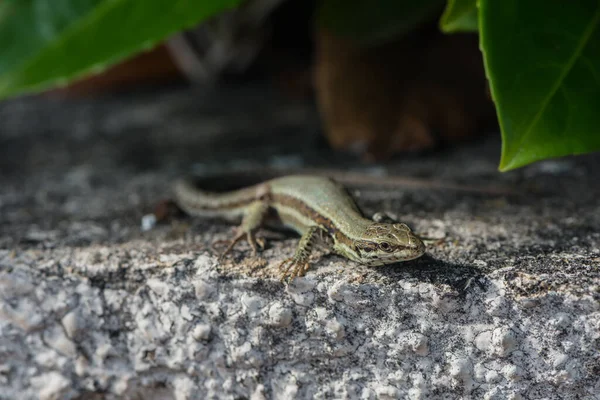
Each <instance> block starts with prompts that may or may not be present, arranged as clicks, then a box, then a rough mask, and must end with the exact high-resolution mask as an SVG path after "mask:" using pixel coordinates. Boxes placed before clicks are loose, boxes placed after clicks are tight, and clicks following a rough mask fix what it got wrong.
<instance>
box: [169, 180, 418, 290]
mask: <svg viewBox="0 0 600 400" xmlns="http://www.w3.org/2000/svg"><path fill="white" fill-rule="evenodd" d="M173 191H174V201H175V204H176V205H177V206H178V207H179V208H180V209H181V210H183V211H184V212H185V213H187V214H189V215H191V216H199V217H218V218H222V219H225V220H229V221H231V222H238V223H239V222H240V221H241V224H240V225H239V226H238V228H237V230H236V233H235V235H234V237H233V239H232V240H230V241H228V246H227V248H226V249H225V251H224V252H223V253H222V254H221V257H220V259H221V258H222V257H224V256H225V255H226V254H227V253H228V252H229V251H230V250H231V249H232V248H233V247H234V246H235V245H236V243H238V242H239V241H240V240H242V239H245V240H246V241H247V242H248V243H249V245H250V247H251V249H252V255H253V256H256V255H257V251H258V246H260V247H264V242H263V241H262V240H259V239H258V238H257V237H256V236H255V233H256V231H257V230H258V228H260V227H261V226H263V225H265V224H267V223H268V222H269V221H273V220H275V221H276V222H277V223H278V224H281V225H283V226H284V227H286V228H290V229H292V230H294V231H296V232H297V233H298V234H300V235H301V238H300V241H299V244H298V247H297V248H296V251H295V253H294V255H293V256H292V257H289V258H286V259H284V260H283V261H282V262H281V263H280V264H279V265H278V268H279V271H280V272H281V280H282V281H283V280H293V279H294V278H295V277H299V276H303V275H304V274H305V273H306V271H307V270H308V269H309V268H310V264H309V257H310V254H311V251H312V247H313V245H314V244H315V242H316V241H317V240H318V239H321V241H322V242H324V243H325V244H326V245H327V247H328V248H329V249H330V250H332V251H333V252H334V253H336V254H338V255H340V256H343V257H345V258H347V259H349V260H351V261H355V262H358V263H360V264H364V265H367V266H381V265H385V264H392V263H397V262H401V261H408V260H412V259H415V258H418V257H420V256H422V255H423V254H424V253H425V245H424V243H423V241H422V240H421V239H420V238H419V237H418V236H417V235H416V234H414V233H413V232H412V231H411V229H410V228H409V227H408V226H407V225H406V224H403V223H384V222H375V221H373V220H370V219H367V218H365V217H364V216H363V214H362V213H361V211H360V210H359V208H358V206H357V205H356V203H355V202H354V200H353V198H352V197H351V196H350V195H349V194H348V192H347V191H346V190H345V189H344V187H343V186H342V185H340V184H339V183H337V182H335V181H334V180H332V179H330V178H327V177H321V176H310V175H290V176H283V177H278V178H274V179H271V180H268V181H265V182H263V183H259V184H257V185H254V186H249V187H245V188H242V189H238V190H233V191H230V192H225V193H214V192H206V191H203V190H201V189H199V188H197V187H196V186H195V185H194V183H193V182H192V181H191V180H189V179H185V178H183V179H179V180H177V181H176V182H175V184H174V188H173ZM257 245H258V246H257Z"/></svg>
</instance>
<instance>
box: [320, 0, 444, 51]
mask: <svg viewBox="0 0 600 400" xmlns="http://www.w3.org/2000/svg"><path fill="white" fill-rule="evenodd" d="M443 4H444V0H419V1H413V0H352V1H348V0H326V1H323V2H322V3H321V6H320V8H319V10H318V21H319V23H320V24H321V25H322V26H324V27H325V28H327V29H329V30H330V31H332V32H334V33H336V34H338V35H342V36H346V37H349V38H352V39H354V40H356V41H357V42H359V43H362V44H364V45H375V44H380V43H384V42H386V41H388V40H391V39H396V38H398V36H400V35H402V34H404V33H406V32H408V31H410V30H411V29H414V28H415V27H416V26H418V25H419V24H421V23H422V22H423V21H424V20H427V19H428V18H431V17H432V16H434V15H435V14H436V13H438V12H439V11H440V10H441V9H442V6H443Z"/></svg>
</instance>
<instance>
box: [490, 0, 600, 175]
mask: <svg viewBox="0 0 600 400" xmlns="http://www.w3.org/2000/svg"><path fill="white" fill-rule="evenodd" d="M479 7H480V8H479V16H480V21H479V22H480V27H481V31H480V35H481V37H480V44H481V49H482V51H483V54H484V60H485V67H486V73H487V75H488V79H489V82H490V88H491V92H492V97H493V99H494V102H495V103H496V110H497V113H498V119H499V122H500V128H501V130H502V159H501V161H500V170H502V171H506V170H510V169H513V168H517V167H520V166H523V165H526V164H529V163H532V162H534V161H538V160H542V159H546V158H551V157H560V156H565V155H569V154H580V153H586V152H591V151H595V150H600V128H599V127H600V1H599V0H578V1H573V2H565V1H562V0H528V1H523V0H503V1H497V0H480V4H479Z"/></svg>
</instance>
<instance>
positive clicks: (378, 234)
mask: <svg viewBox="0 0 600 400" xmlns="http://www.w3.org/2000/svg"><path fill="white" fill-rule="evenodd" d="M353 250H354V252H355V253H356V254H355V257H356V261H358V262H360V263H361V264H365V265H369V266H379V265H384V264H393V263H396V262H400V261H408V260H412V259H414V258H418V257H420V256H422V255H423V253H425V245H424V244H423V242H422V241H421V239H420V238H419V237H418V236H417V235H415V234H414V233H413V232H412V231H411V230H410V228H409V227H408V226H406V225H404V224H400V223H395V224H386V223H377V222H376V223H373V224H371V225H369V226H368V227H367V229H365V231H364V233H363V234H362V235H361V237H360V238H359V239H355V240H354V242H353Z"/></svg>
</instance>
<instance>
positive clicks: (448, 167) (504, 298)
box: [0, 86, 600, 399]
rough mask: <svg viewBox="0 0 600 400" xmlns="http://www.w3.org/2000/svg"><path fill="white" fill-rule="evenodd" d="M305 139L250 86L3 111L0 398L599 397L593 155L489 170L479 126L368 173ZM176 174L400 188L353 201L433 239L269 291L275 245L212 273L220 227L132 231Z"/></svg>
mask: <svg viewBox="0 0 600 400" xmlns="http://www.w3.org/2000/svg"><path fill="white" fill-rule="evenodd" d="M317 131H318V118H317V117H316V116H315V113H314V110H313V108H312V107H311V106H310V105H307V104H298V103H290V102H289V101H285V100H284V99H280V98H278V96H277V95H276V94H274V93H272V92H271V91H270V90H268V88H264V87H261V86H256V87H248V88H243V89H239V88H238V89H235V90H232V89H225V88H223V89H220V90H216V91H205V92H202V91H188V90H184V89H170V90H164V91H159V92H154V93H145V94H144V93H142V94H137V95H130V96H121V97H117V98H103V99H89V100H84V99H78V100H56V99H55V100H52V99H40V98H37V99H36V98H29V99H21V100H13V101H10V102H4V103H0V174H1V175H0V398H7V399H8V398H42V399H63V398H145V399H169V398H173V399H188V398H231V399H233V398H251V399H268V398H274V399H288V398H357V399H375V398H379V399H396V398H414V399H419V398H436V399H437V398H448V399H450V398H461V397H472V398H485V399H505V398H512V399H537V398H539V399H541V398H550V399H551V398H561V399H583V398H586V399H588V398H599V393H600V383H599V382H600V381H599V380H598V376H599V375H600V352H599V350H598V349H599V348H600V304H599V299H600V272H599V267H600V233H599V229H598V228H599V227H600V202H599V201H598V198H599V196H600V185H599V180H598V176H597V171H599V170H600V157H598V156H586V157H578V158H566V159H561V160H555V161H548V162H544V163H539V164H536V165H533V166H530V167H527V168H524V169H521V170H519V171H515V172H511V173H506V174H500V173H498V172H496V164H497V161H498V153H499V148H500V143H499V139H498V135H497V134H492V135H491V136H490V137H489V138H488V139H486V140H484V141H481V142H479V143H474V144H470V145H467V146H464V147H461V148H458V149H448V150H444V151H439V152H435V153H431V154H425V155H422V156H419V157H417V156H407V157H405V158H403V159H397V160H394V161H392V162H390V163H388V164H386V165H377V166H375V165H370V166H365V165H359V164H357V163H356V161H354V160H352V159H351V158H347V157H344V156H341V155H332V154H331V153H329V152H328V151H327V149H325V148H324V147H323V145H322V142H321V141H320V139H319V138H318V135H317ZM192 166H193V169H194V170H195V171H197V172H207V171H208V172H211V171H215V170H217V169H219V170H240V169H243V170H248V169H249V168H252V167H264V166H268V167H272V168H275V167H279V166H284V167H304V166H321V167H329V168H332V167H336V168H353V169H354V170H357V171H362V172H364V173H371V174H376V175H377V176H382V175H391V174H400V175H404V176H411V177H418V178H420V179H421V180H422V182H425V183H427V182H429V183H430V184H429V185H425V186H426V187H421V188H416V187H410V188H406V189H390V188H376V187H375V188H374V187H370V188H368V187H361V188H358V189H360V191H359V192H355V194H357V195H358V197H357V198H358V201H359V204H360V205H361V207H362V208H363V209H364V210H365V212H367V213H369V214H371V213H374V212H375V211H380V210H383V211H387V212H389V213H392V214H396V215H399V216H401V218H402V220H403V221H405V222H407V223H408V224H409V225H411V226H412V227H413V228H414V229H415V230H416V231H418V232H422V233H424V234H427V235H429V236H434V237H438V238H439V237H442V236H443V237H444V240H443V241H441V242H439V243H433V244H430V245H429V248H428V254H427V255H426V256H425V257H423V258H421V259H419V260H416V261H414V262H409V263H404V264H398V265H394V266H388V267H383V268H367V267H361V266H358V265H356V264H354V263H352V262H349V261H345V260H344V259H341V258H339V257H336V256H333V255H326V254H321V255H320V256H319V257H317V258H315V265H314V266H313V268H312V269H311V270H310V271H309V273H308V274H307V276H306V277H304V278H300V279H297V280H296V281H294V282H293V283H292V284H291V285H289V286H287V287H286V286H285V285H283V284H281V283H280V282H279V281H278V280H277V279H275V278H276V276H275V275H276V274H275V269H276V265H277V263H278V262H279V261H281V260H282V259H283V258H284V257H286V256H288V255H289V254H291V253H292V251H293V249H294V246H295V243H296V240H297V239H296V238H294V237H284V238H283V239H281V240H271V241H270V242H269V246H268V248H267V249H266V250H265V251H264V253H263V256H264V258H265V259H266V261H267V265H266V266H265V267H264V268H258V267H257V264H256V263H252V262H251V260H247V259H245V255H247V253H248V247H247V246H240V248H239V250H238V251H236V252H235V253H234V255H233V257H232V258H229V259H227V260H226V261H225V262H224V263H222V264H219V263H218V262H217V259H216V256H215V255H216V253H215V251H214V250H213V249H212V247H211V245H210V244H211V243H212V241H213V240H215V239H224V238H226V237H228V235H230V234H231V227H230V226H228V225H225V224H222V223H217V222H212V221H201V220H198V221H196V220H194V221H192V220H174V221H171V222H169V223H166V224H159V225H158V226H156V227H155V228H154V229H151V230H148V231H142V229H141V226H140V225H141V220H142V217H143V216H144V215H145V214H147V213H148V212H150V211H151V210H152V208H153V207H154V205H155V204H157V203H158V202H159V201H160V200H163V199H165V198H168V197H169V182H170V180H171V179H173V178H174V177H176V176H178V175H179V174H182V173H184V172H187V171H189V170H190V168H191V167H192ZM439 182H442V183H444V184H450V183H451V184H461V185H467V186H470V187H471V190H457V189H456V188H451V187H448V186H446V187H440V184H439ZM482 187H485V188H487V189H486V190H484V193H481V192H477V191H475V189H477V188H482ZM499 187H502V188H508V189H509V190H511V191H513V192H515V193H516V194H505V195H498V194H494V192H493V191H492V189H494V188H496V189H497V188H499ZM485 191H487V193H485ZM94 395H95V397H94Z"/></svg>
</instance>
